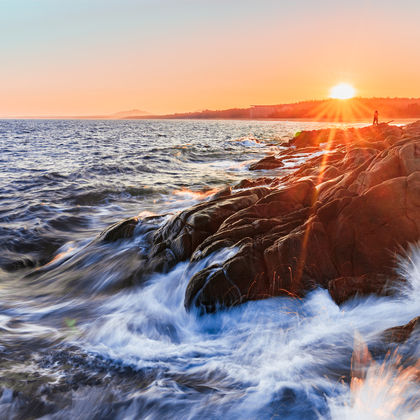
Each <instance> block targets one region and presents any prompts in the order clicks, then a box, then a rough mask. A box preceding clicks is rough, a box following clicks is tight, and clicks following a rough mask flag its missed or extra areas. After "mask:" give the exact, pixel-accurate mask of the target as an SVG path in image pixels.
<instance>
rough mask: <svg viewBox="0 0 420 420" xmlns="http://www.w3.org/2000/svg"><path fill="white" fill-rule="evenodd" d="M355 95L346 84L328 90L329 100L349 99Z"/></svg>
mask: <svg viewBox="0 0 420 420" xmlns="http://www.w3.org/2000/svg"><path fill="white" fill-rule="evenodd" d="M355 94H356V90H355V89H354V87H353V86H352V85H349V84H348V83H340V84H338V85H335V86H333V87H332V88H331V90H330V98H333V99H350V98H353V97H354V95H355Z"/></svg>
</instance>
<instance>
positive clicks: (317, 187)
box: [99, 121, 420, 313]
mask: <svg viewBox="0 0 420 420" xmlns="http://www.w3.org/2000/svg"><path fill="white" fill-rule="evenodd" d="M289 146H290V147H289V148H288V149H286V150H284V151H282V152H280V153H279V154H277V155H276V156H269V157H268V158H264V159H262V160H261V161H259V162H257V163H255V164H253V165H251V168H250V169H251V170H252V169H254V170H255V169H264V168H265V166H264V165H265V164H267V165H268V167H267V168H268V169H272V168H274V167H281V166H282V159H284V158H286V157H287V158H290V157H292V156H294V155H296V156H297V155H299V156H301V155H302V154H315V157H312V158H311V159H309V160H308V161H306V162H305V163H304V164H303V165H301V166H300V167H299V169H297V170H296V171H295V172H292V173H290V174H288V175H286V176H283V177H261V178H257V179H252V180H243V181H242V182H240V183H239V184H237V185H236V186H233V187H231V188H230V187H229V188H226V189H224V190H221V191H219V192H218V193H217V194H216V195H214V196H213V197H211V199H210V200H208V201H205V202H202V203H199V204H197V205H195V206H193V207H191V208H189V209H186V210H184V211H182V212H180V213H178V214H176V215H173V216H172V217H170V218H169V219H168V220H166V222H165V223H164V224H163V225H160V226H158V224H157V223H156V222H157V220H162V218H161V217H158V218H145V219H142V220H141V221H139V220H138V219H137V218H132V219H128V220H124V221H122V222H120V223H117V224H116V225H114V226H112V227H110V228H109V229H108V230H107V231H105V232H104V233H103V234H102V235H101V237H100V238H99V240H100V241H106V242H108V241H114V240H118V239H121V238H128V237H130V236H132V235H133V233H134V231H135V230H136V229H140V230H141V231H142V232H144V233H145V247H144V249H143V250H142V257H141V264H140V266H139V269H138V271H137V272H136V275H135V278H132V279H131V281H132V282H136V283H137V282H139V281H141V279H142V278H144V277H146V276H147V275H148V274H150V273H152V272H155V271H159V272H166V271H168V270H170V269H171V268H172V267H173V266H174V265H175V264H176V263H178V262H180V261H188V260H189V261H190V264H195V263H197V262H198V261H200V260H203V259H204V258H205V257H207V256H209V255H210V254H212V253H213V252H215V251H218V250H221V249H223V248H227V247H232V248H235V249H236V250H237V252H236V253H235V254H234V255H233V256H232V257H230V258H229V259H227V260H226V261H224V262H221V263H220V264H217V265H212V266H210V267H206V268H204V269H203V270H201V271H199V272H198V273H196V274H195V275H194V276H193V277H192V278H191V279H190V280H189V284H188V287H187V290H186V294H185V307H186V308H187V309H190V308H192V307H197V308H199V310H200V311H201V312H202V313H204V312H213V311H215V310H217V308H219V307H229V306H233V305H238V304H241V303H243V302H246V301H249V300H256V299H264V298H267V297H270V296H279V295H290V296H296V297H301V296H304V295H305V293H307V292H308V291H310V290H312V289H314V288H316V287H323V288H326V289H328V290H329V292H330V294H331V296H332V298H333V299H334V300H335V301H336V302H337V303H338V304H341V303H342V302H344V301H346V300H347V299H349V298H351V297H353V296H355V295H366V294H370V293H375V294H378V295H384V294H391V293H393V291H394V290H395V285H396V284H398V282H399V281H402V280H400V279H399V277H398V274H397V273H396V271H395V267H396V257H397V256H398V255H400V254H401V253H402V252H403V250H404V249H405V248H406V247H407V246H408V244H410V243H416V241H418V240H419V239H420V121H418V122H416V123H413V124H409V125H407V126H404V127H398V126H391V125H387V124H380V125H379V126H377V127H373V126H370V127H364V128H360V129H355V128H352V129H348V130H337V129H330V130H316V131H306V132H301V133H299V134H298V135H297V136H295V137H294V138H293V139H292V140H291V141H290V142H289Z"/></svg>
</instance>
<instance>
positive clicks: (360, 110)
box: [128, 98, 420, 121]
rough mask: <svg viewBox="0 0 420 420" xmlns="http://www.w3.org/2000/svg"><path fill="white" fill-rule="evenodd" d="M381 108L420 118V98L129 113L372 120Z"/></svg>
mask: <svg viewBox="0 0 420 420" xmlns="http://www.w3.org/2000/svg"><path fill="white" fill-rule="evenodd" d="M376 109H377V110H379V114H380V118H381V120H382V121H384V120H386V119H401V118H420V98H352V99H347V100H340V99H325V100H312V101H302V102H296V103H292V104H279V105H251V106H250V107H249V108H231V109H224V110H203V111H196V112H186V113H175V114H169V115H147V116H144V115H139V116H129V117H128V118H130V119H143V118H161V119H305V120H316V121H364V120H370V119H371V118H372V116H373V112H374V111H375V110H376Z"/></svg>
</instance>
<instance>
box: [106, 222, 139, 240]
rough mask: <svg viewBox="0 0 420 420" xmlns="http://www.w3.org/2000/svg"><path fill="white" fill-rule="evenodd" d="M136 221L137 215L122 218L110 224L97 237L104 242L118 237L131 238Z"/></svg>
mask: <svg viewBox="0 0 420 420" xmlns="http://www.w3.org/2000/svg"><path fill="white" fill-rule="evenodd" d="M137 223H138V219H137V217H132V218H129V219H125V220H122V221H121V222H117V223H115V224H113V225H112V226H110V227H109V228H108V229H107V230H105V231H104V232H102V233H101V235H100V236H99V239H100V240H102V241H104V242H115V241H118V240H120V239H127V238H131V237H132V236H133V233H134V229H135V228H136V226H137Z"/></svg>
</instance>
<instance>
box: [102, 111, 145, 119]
mask: <svg viewBox="0 0 420 420" xmlns="http://www.w3.org/2000/svg"><path fill="white" fill-rule="evenodd" d="M145 115H150V114H149V113H148V112H146V111H142V110H141V109H130V110H129V111H120V112H116V113H115V114H111V115H108V118H116V119H118V118H130V117H138V116H145Z"/></svg>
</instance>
